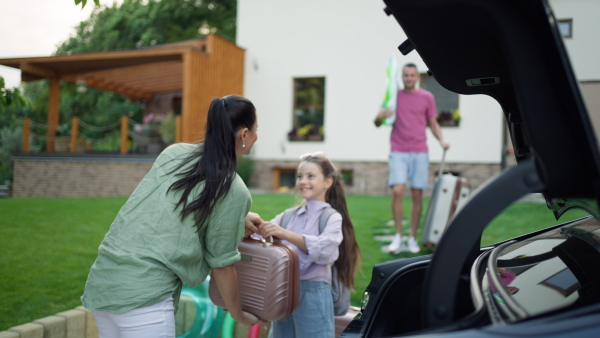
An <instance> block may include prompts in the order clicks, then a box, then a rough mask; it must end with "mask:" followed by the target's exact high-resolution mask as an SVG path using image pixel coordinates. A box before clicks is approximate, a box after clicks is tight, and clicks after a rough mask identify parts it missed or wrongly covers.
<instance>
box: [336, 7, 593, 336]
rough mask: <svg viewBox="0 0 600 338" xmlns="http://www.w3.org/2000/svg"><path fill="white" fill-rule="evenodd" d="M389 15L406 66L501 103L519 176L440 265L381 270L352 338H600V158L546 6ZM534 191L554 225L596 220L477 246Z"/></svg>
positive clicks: (470, 219)
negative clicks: (416, 58) (415, 58)
mask: <svg viewBox="0 0 600 338" xmlns="http://www.w3.org/2000/svg"><path fill="white" fill-rule="evenodd" d="M384 2H385V5H386V6H387V7H386V8H385V11H386V13H387V14H388V15H391V16H393V17H394V18H395V19H396V20H397V21H398V23H399V24H400V26H401V27H402V29H403V30H404V32H405V34H406V36H407V37H408V39H407V40H406V41H405V42H404V43H402V44H401V45H400V47H399V49H400V51H401V52H402V53H403V54H407V53H409V52H411V51H413V50H415V51H416V52H418V53H419V55H420V56H421V58H422V59H423V61H424V62H425V64H426V65H427V67H428V68H429V73H430V75H432V76H433V77H435V79H436V80H437V81H438V82H439V83H440V84H441V85H442V86H443V87H445V88H446V89H449V90H451V91H454V92H456V93H459V94H465V95H469V94H485V95H489V96H491V97H493V98H494V99H496V100H497V101H498V102H499V103H500V105H501V107H502V110H503V112H504V116H505V121H506V123H507V127H508V130H509V132H510V136H511V139H512V143H513V146H514V149H515V156H516V159H517V163H518V164H517V165H516V166H514V167H512V168H510V169H508V170H506V171H504V172H503V173H501V174H500V175H498V176H497V177H495V178H493V179H491V180H489V181H488V182H486V184H484V185H483V186H481V187H479V188H478V189H477V191H475V192H474V193H473V194H472V196H471V198H470V200H469V202H468V203H467V204H466V205H465V206H464V207H463V208H462V209H461V211H460V212H459V213H457V214H456V215H455V216H454V218H453V219H452V220H451V223H450V225H449V227H448V228H447V230H446V232H445V234H444V236H443V237H442V240H441V242H440V243H439V245H438V246H437V248H436V250H435V252H434V254H433V255H427V256H421V257H415V258H410V259H402V260H397V261H393V262H388V263H384V264H380V265H377V266H375V268H374V269H373V276H372V280H371V283H370V285H369V286H368V287H367V290H366V293H365V294H366V295H368V301H366V300H365V301H364V303H365V305H364V306H363V308H362V310H361V314H360V315H359V316H360V318H357V319H355V320H354V321H353V322H352V323H351V324H350V325H349V326H348V328H347V329H346V331H345V332H344V334H343V336H345V337H382V336H405V335H406V336H425V335H426V336H443V337H455V336H456V337H481V336H485V337H497V336H511V337H518V336H522V337H525V336H528V337H529V336H536V337H574V336H582V337H583V336H590V337H600V230H599V229H600V223H598V221H597V218H598V215H599V213H598V201H599V200H600V156H599V153H598V145H597V141H596V137H595V134H594V131H593V129H592V127H591V122H590V119H589V116H588V113H587V111H586V108H585V104H584V102H583V99H582V96H581V93H580V89H579V85H578V83H577V80H576V78H575V76H574V74H573V70H572V68H571V65H570V62H569V59H568V55H567V52H566V50H565V47H564V45H563V41H562V38H561V36H560V34H559V30H558V28H557V26H556V20H555V17H554V15H553V13H552V9H551V8H550V6H549V4H548V3H547V1H545V0H384ZM382 15H383V14H382ZM533 192H540V193H542V194H543V196H544V197H545V198H546V201H547V205H548V207H549V209H550V210H551V212H553V213H554V215H555V217H556V218H557V219H558V218H559V217H560V216H561V215H562V214H564V212H565V211H567V210H569V209H570V208H573V207H580V208H583V209H585V210H586V211H587V212H589V214H590V216H589V217H586V218H583V219H579V220H576V221H572V222H569V223H567V224H562V225H558V226H553V227H551V228H548V229H545V230H542V231H538V232H536V233H533V234H524V235H523V236H520V237H518V238H514V239H512V240H508V241H505V242H502V243H497V244H495V245H492V246H489V247H480V242H481V234H482V232H483V230H484V229H485V227H486V226H487V225H488V224H489V222H490V221H491V220H492V219H493V218H495V217H496V216H497V215H498V214H499V213H501V212H502V211H503V210H504V209H505V208H506V207H508V206H509V205H510V204H511V203H513V202H515V201H517V200H518V199H520V198H521V197H523V196H525V195H526V194H528V193H533ZM549 212H550V211H549ZM511 285H513V286H511ZM514 285H518V287H517V286H514ZM548 290H552V292H549V291H548ZM532 299H535V301H532Z"/></svg>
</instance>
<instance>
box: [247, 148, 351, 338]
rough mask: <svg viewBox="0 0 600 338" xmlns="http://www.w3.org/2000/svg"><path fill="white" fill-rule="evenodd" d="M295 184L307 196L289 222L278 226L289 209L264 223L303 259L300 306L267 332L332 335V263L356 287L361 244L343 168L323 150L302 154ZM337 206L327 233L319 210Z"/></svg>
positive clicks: (313, 336)
mask: <svg viewBox="0 0 600 338" xmlns="http://www.w3.org/2000/svg"><path fill="white" fill-rule="evenodd" d="M300 159H301V162H300V165H299V166H298V173H297V176H296V189H297V190H298V193H299V194H300V196H301V197H302V198H303V199H304V200H305V203H303V204H302V205H301V206H300V207H297V208H294V209H295V212H294V214H293V215H292V217H291V219H290V221H289V223H288V224H287V226H286V227H285V229H284V228H282V227H281V226H280V224H281V221H282V218H283V215H284V213H285V212H283V213H281V214H279V215H277V216H276V217H275V218H274V219H273V220H271V221H270V222H264V223H262V224H261V225H260V227H259V230H260V234H261V235H262V236H264V237H268V236H276V237H278V238H279V239H281V240H283V241H284V242H285V243H287V244H290V245H292V246H293V247H294V248H296V251H297V252H298V257H299V260H300V305H299V306H298V309H297V310H296V312H294V313H293V314H292V315H291V316H289V317H287V318H286V319H283V320H280V321H276V322H273V323H272V326H271V330H270V331H269V337H286V338H287V337H311V338H317V337H327V338H330V337H334V336H335V325H334V313H333V299H332V295H331V268H330V267H331V265H333V264H335V266H336V268H337V271H338V275H339V280H340V282H342V283H344V284H345V285H346V286H347V287H348V288H349V289H353V288H354V273H355V271H356V267H357V265H358V262H359V260H360V249H359V247H358V243H357V242H356V237H355V235H354V226H353V225H352V221H351V220H350V215H349V213H348V207H347V205H346V195H345V192H344V186H343V183H342V179H341V177H340V172H339V171H338V170H337V169H336V168H335V167H334V166H333V164H332V163H331V161H329V159H327V157H325V155H324V154H323V153H322V152H319V153H310V154H305V155H303V156H301V157H300ZM331 207H333V208H334V209H335V210H336V211H337V212H335V213H333V214H331V216H329V218H328V219H327V223H326V225H325V228H324V229H323V232H321V233H320V231H319V219H320V216H321V213H322V212H323V211H324V210H325V209H327V208H331Z"/></svg>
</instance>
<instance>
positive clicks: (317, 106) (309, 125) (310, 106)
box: [288, 77, 325, 141]
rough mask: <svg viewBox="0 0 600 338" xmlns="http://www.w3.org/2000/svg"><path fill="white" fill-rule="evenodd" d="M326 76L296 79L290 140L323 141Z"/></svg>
mask: <svg viewBox="0 0 600 338" xmlns="http://www.w3.org/2000/svg"><path fill="white" fill-rule="evenodd" d="M324 115H325V78H324V77H316V78H296V79H294V111H293V119H292V120H293V122H292V123H293V125H292V130H291V131H290V132H289V134H288V138H289V140H290V141H323V139H324V132H323V129H324V127H323V124H324V121H325V119H324Z"/></svg>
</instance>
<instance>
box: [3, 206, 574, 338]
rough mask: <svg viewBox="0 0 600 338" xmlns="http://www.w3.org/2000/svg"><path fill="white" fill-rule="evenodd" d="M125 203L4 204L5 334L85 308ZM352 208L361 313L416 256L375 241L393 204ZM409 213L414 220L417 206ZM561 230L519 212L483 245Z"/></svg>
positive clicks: (505, 218) (268, 214)
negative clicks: (375, 270) (378, 278)
mask: <svg viewBox="0 0 600 338" xmlns="http://www.w3.org/2000/svg"><path fill="white" fill-rule="evenodd" d="M253 199H254V201H253V209H252V210H253V211H255V212H258V213H259V214H261V216H263V218H265V219H271V218H272V217H273V216H275V215H276V214H277V213H279V212H281V211H282V210H284V209H285V208H288V207H290V206H292V205H293V204H294V203H295V202H296V201H297V200H296V197H295V196H293V195H288V194H259V195H255V196H253ZM125 200H126V199H125V198H52V199H50V198H23V199H0V215H2V217H0V250H1V253H2V259H1V260H0V331H2V330H6V329H8V328H9V327H12V326H15V325H20V324H24V323H27V322H30V321H33V320H35V319H38V318H42V317H45V316H49V315H52V314H55V313H57V312H61V311H66V310H69V309H72V308H75V307H77V306H79V305H81V303H80V301H79V297H80V296H81V293H82V292H83V286H84V283H85V280H86V277H87V273H88V271H89V268H90V266H91V264H92V263H93V261H94V259H95V258H96V253H97V248H98V245H99V244H100V242H101V241H102V238H103V237H104V234H105V233H106V231H107V230H108V228H109V226H110V224H111V222H112V220H113V218H114V217H115V215H116V214H117V212H118V210H119V208H120V207H121V206H122V205H123V203H124V202H125ZM348 204H349V209H350V213H351V215H352V220H353V222H354V225H355V227H356V233H357V237H358V242H359V244H360V246H361V249H362V253H363V266H362V269H361V271H360V272H359V273H358V275H357V276H356V278H357V282H356V284H357V288H356V291H355V292H354V294H353V296H352V303H353V304H354V305H359V304H360V298H361V296H362V291H364V289H365V288H366V286H367V285H368V283H369V281H370V278H371V269H372V267H373V265H375V264H378V263H382V262H385V261H389V260H393V259H398V258H403V257H410V256H413V254H410V253H401V254H399V255H391V254H388V253H384V252H382V251H381V246H382V244H383V243H382V242H380V241H378V240H376V239H375V238H374V237H375V236H376V235H385V234H389V233H390V231H392V227H390V226H386V225H385V224H386V222H387V221H389V220H390V219H391V214H390V198H389V197H387V196H348ZM424 205H427V201H425V204H424ZM405 208H406V213H405V215H407V216H405V217H408V215H409V210H410V198H407V199H406V203H405ZM424 212H425V211H424ZM581 215H583V213H578V214H577V215H576V216H581ZM567 216H569V215H567ZM574 217H575V216H573V217H572V218H574ZM423 218H424V217H423ZM562 221H563V220H561V222H562ZM553 224H557V222H556V221H555V220H554V218H553V217H552V215H551V213H550V212H549V210H548V209H546V208H545V205H544V204H534V203H520V204H515V205H514V206H512V207H510V208H509V209H507V210H506V211H505V212H504V213H503V214H502V215H501V216H499V217H498V218H497V219H495V220H494V221H493V222H492V224H490V226H489V227H488V229H486V231H485V232H484V236H483V240H482V242H483V244H491V243H495V242H498V241H501V240H504V239H507V238H510V237H514V236H516V235H518V234H522V233H528V232H533V231H535V230H538V229H540V228H542V227H547V226H550V225H553ZM406 230H408V229H406ZM420 254H425V252H424V251H422V252H421V253H420Z"/></svg>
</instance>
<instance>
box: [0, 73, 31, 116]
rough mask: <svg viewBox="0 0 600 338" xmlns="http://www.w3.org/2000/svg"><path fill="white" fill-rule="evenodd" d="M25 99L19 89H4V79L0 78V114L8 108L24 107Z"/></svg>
mask: <svg viewBox="0 0 600 338" xmlns="http://www.w3.org/2000/svg"><path fill="white" fill-rule="evenodd" d="M25 105H27V99H26V98H25V97H24V96H23V95H22V94H21V90H20V89H19V88H12V89H9V88H6V86H5V82H4V78H3V77H1V76H0V113H1V112H3V111H4V109H6V108H7V107H10V106H25Z"/></svg>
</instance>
